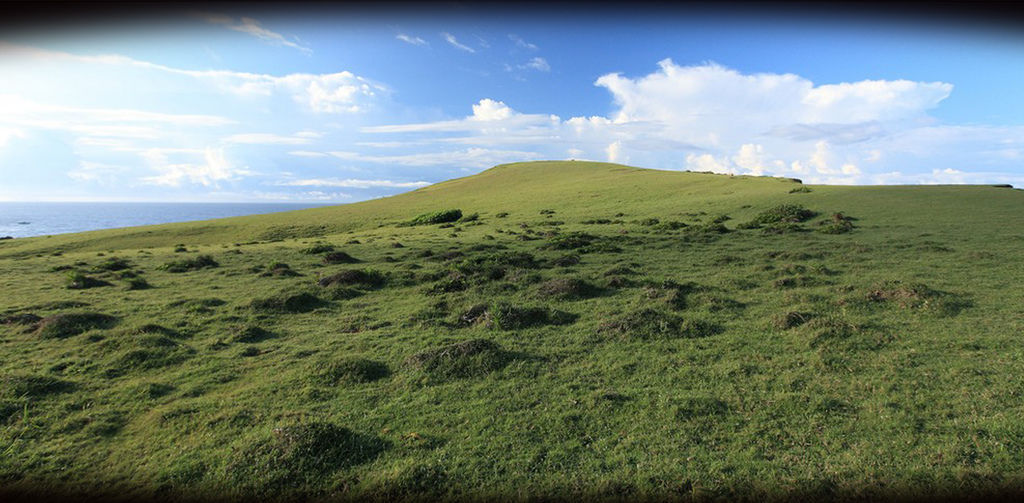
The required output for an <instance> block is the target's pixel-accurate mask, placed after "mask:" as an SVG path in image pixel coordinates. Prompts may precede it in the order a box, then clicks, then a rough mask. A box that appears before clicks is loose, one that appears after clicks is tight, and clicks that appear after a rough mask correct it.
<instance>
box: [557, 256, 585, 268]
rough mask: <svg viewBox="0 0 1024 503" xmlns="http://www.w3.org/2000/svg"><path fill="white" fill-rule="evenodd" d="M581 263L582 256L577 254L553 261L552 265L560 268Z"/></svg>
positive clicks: (560, 257)
mask: <svg viewBox="0 0 1024 503" xmlns="http://www.w3.org/2000/svg"><path fill="white" fill-rule="evenodd" d="M579 263H580V256H579V255H577V254H575V253H567V254H565V255H561V256H559V257H555V258H554V259H552V260H551V265H555V266H558V267H570V266H574V265H576V264H579Z"/></svg>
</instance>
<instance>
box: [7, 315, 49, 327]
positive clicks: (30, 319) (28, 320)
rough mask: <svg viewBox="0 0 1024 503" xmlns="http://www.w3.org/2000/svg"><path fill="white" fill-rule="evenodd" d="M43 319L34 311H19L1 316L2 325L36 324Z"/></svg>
mask: <svg viewBox="0 0 1024 503" xmlns="http://www.w3.org/2000/svg"><path fill="white" fill-rule="evenodd" d="M41 319H43V318H42V317H41V316H38V315H35V314H32V313H18V314H12V315H9V316H5V317H3V318H0V324H2V325H34V324H36V323H38V322H39V320H41Z"/></svg>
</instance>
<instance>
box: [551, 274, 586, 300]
mask: <svg viewBox="0 0 1024 503" xmlns="http://www.w3.org/2000/svg"><path fill="white" fill-rule="evenodd" d="M598 293H600V290H599V289H598V288H597V287H596V286H594V285H592V284H590V283H587V282H586V281H583V280H581V279H579V278H555V279H552V280H548V281H545V282H543V283H541V284H540V285H538V286H537V294H538V295H539V296H541V297H543V298H547V299H556V300H577V299H584V298H588V297H593V296H595V295H597V294H598Z"/></svg>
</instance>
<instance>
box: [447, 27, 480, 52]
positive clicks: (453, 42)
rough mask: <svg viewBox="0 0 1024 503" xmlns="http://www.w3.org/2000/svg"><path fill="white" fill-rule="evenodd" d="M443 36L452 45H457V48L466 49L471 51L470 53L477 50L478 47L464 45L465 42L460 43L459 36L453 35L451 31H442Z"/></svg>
mask: <svg viewBox="0 0 1024 503" xmlns="http://www.w3.org/2000/svg"><path fill="white" fill-rule="evenodd" d="M441 38H443V39H444V40H445V41H446V42H448V43H449V44H451V46H452V47H455V48H456V49H460V50H463V51H466V52H470V53H475V52H476V49H473V48H472V47H470V46H468V45H463V44H461V43H459V40H458V39H457V38H455V35H452V34H451V33H448V32H446V31H445V32H441Z"/></svg>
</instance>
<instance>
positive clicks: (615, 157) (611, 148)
mask: <svg viewBox="0 0 1024 503" xmlns="http://www.w3.org/2000/svg"><path fill="white" fill-rule="evenodd" d="M604 151H605V154H607V156H608V162H625V161H624V160H623V158H622V142H621V141H615V142H612V143H610V144H608V147H607V148H605V150H604Z"/></svg>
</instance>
